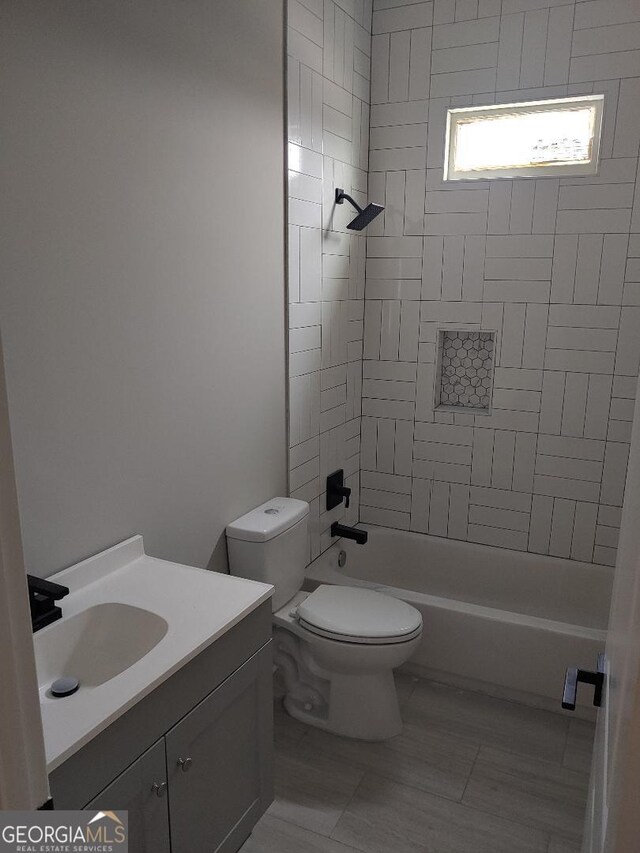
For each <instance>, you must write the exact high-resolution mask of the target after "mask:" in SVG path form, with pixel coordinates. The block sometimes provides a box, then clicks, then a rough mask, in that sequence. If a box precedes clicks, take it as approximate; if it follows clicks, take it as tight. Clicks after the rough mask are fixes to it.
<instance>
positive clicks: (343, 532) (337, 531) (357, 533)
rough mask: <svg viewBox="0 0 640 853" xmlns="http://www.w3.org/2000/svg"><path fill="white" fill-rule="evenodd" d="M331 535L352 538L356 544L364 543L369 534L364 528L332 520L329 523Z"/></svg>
mask: <svg viewBox="0 0 640 853" xmlns="http://www.w3.org/2000/svg"><path fill="white" fill-rule="evenodd" d="M331 535H332V536H342V537H343V538H344V539H353V540H354V541H355V542H357V543H358V545H364V544H365V542H366V541H367V539H368V538H369V534H368V533H367V531H366V530H358V529H357V528H356V527H348V526H347V525H346V524H340V522H339V521H334V522H333V524H332V525H331Z"/></svg>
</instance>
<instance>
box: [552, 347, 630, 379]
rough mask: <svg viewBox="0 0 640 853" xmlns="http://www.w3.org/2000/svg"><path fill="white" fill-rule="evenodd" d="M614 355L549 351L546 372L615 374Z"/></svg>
mask: <svg viewBox="0 0 640 853" xmlns="http://www.w3.org/2000/svg"><path fill="white" fill-rule="evenodd" d="M614 359H615V355H614V353H609V352H591V351H588V350H570V349H548V350H547V352H546V356H545V365H544V366H545V369H546V370H567V371H572V372H575V373H613V367H614Z"/></svg>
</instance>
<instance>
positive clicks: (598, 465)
mask: <svg viewBox="0 0 640 853" xmlns="http://www.w3.org/2000/svg"><path fill="white" fill-rule="evenodd" d="M536 474H546V475H548V476H549V477H568V478H569V479H571V480H587V481H588V482H591V483H598V484H599V483H600V480H601V478H602V462H595V461H590V460H586V459H567V458H564V457H562V456H545V455H544V454H542V453H538V456H537V458H536Z"/></svg>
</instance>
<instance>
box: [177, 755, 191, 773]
mask: <svg viewBox="0 0 640 853" xmlns="http://www.w3.org/2000/svg"><path fill="white" fill-rule="evenodd" d="M192 764H193V759H191V758H179V759H178V767H179V768H180V770H182V772H183V773H188V772H189V770H191V765H192Z"/></svg>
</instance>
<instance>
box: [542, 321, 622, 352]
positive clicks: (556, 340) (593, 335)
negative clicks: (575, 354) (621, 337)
mask: <svg viewBox="0 0 640 853" xmlns="http://www.w3.org/2000/svg"><path fill="white" fill-rule="evenodd" d="M617 341H618V333H617V330H616V329H575V328H571V327H567V326H551V327H550V328H549V331H548V333H547V347H548V348H549V349H576V350H594V351H600V352H615V350H616V344H617Z"/></svg>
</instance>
